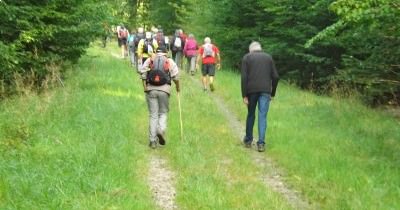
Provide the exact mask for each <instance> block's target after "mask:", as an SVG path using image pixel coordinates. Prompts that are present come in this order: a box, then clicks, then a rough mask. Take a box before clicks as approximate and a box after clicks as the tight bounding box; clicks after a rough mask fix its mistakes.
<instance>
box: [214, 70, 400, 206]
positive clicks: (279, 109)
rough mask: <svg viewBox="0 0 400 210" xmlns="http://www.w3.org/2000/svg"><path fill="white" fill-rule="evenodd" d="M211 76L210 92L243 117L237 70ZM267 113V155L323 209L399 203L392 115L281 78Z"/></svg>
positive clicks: (398, 152) (399, 149)
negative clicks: (214, 89)
mask: <svg viewBox="0 0 400 210" xmlns="http://www.w3.org/2000/svg"><path fill="white" fill-rule="evenodd" d="M217 81H218V83H217V84H218V85H219V86H221V88H220V89H219V90H218V91H217V94H218V95H219V96H221V97H223V98H224V100H225V101H226V103H227V105H228V106H229V107H230V109H231V110H233V111H234V113H235V114H236V115H237V116H238V117H239V118H240V119H241V120H243V121H244V120H245V117H246V109H245V107H244V106H240V105H239V104H240V103H241V100H242V99H241V94H240V76H239V75H237V74H235V73H232V72H229V71H221V72H219V73H218V75H217ZM268 118H269V121H268V132H267V145H268V149H267V152H266V155H269V156H270V157H272V158H273V159H275V160H276V161H277V162H278V163H279V164H280V165H281V166H282V167H283V168H284V169H285V170H286V171H287V174H288V176H287V180H288V182H289V183H291V184H293V185H294V186H295V187H296V188H299V189H301V191H302V192H303V193H304V194H305V195H306V196H307V197H308V198H310V199H311V201H313V202H315V203H319V204H320V206H321V208H322V209H399V208H400V202H399V199H398V198H399V197H400V132H399V127H400V122H399V121H398V120H396V119H395V118H394V117H392V116H390V115H388V114H386V113H384V112H380V111H376V110H373V109H370V108H367V107H365V106H363V105H362V104H361V103H359V102H357V101H356V100H347V99H340V98H337V97H336V98H328V97H321V96H316V95H313V94H311V93H307V92H304V91H300V90H297V89H296V88H294V87H291V86H290V85H287V84H285V83H284V82H281V83H280V84H279V87H278V92H277V95H276V98H275V99H274V100H273V101H272V102H271V106H270V112H269V116H268ZM255 132H257V131H256V129H255Z"/></svg>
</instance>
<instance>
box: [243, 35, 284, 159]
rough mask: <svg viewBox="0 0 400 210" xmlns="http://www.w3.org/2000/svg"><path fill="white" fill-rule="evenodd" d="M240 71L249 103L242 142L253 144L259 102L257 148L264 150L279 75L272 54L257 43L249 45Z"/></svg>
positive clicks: (244, 92) (245, 99)
mask: <svg viewBox="0 0 400 210" xmlns="http://www.w3.org/2000/svg"><path fill="white" fill-rule="evenodd" d="M241 71H242V73H241V74H242V77H241V88H242V97H243V102H244V104H246V105H247V119H246V136H245V137H244V139H243V143H244V145H245V146H246V147H247V148H250V147H251V144H252V141H253V126H254V121H255V110H256V106H257V104H258V141H257V150H258V151H259V152H264V150H265V135H266V130H267V114H268V109H269V103H270V101H271V100H272V97H274V96H275V92H276V88H277V86H278V81H279V75H278V72H277V70H276V68H275V64H274V60H273V59H272V57H271V55H269V54H267V53H265V52H263V51H262V49H261V45H260V43H258V42H252V43H251V44H250V46H249V53H248V54H246V55H245V56H244V57H243V59H242V70H241Z"/></svg>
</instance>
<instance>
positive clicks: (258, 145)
mask: <svg viewBox="0 0 400 210" xmlns="http://www.w3.org/2000/svg"><path fill="white" fill-rule="evenodd" d="M257 150H258V151H259V152H264V151H265V145H264V144H257Z"/></svg>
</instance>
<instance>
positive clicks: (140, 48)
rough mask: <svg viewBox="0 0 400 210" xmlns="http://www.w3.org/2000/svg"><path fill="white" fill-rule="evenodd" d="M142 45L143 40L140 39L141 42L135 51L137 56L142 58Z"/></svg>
mask: <svg viewBox="0 0 400 210" xmlns="http://www.w3.org/2000/svg"><path fill="white" fill-rule="evenodd" d="M143 44H144V42H143V39H142V40H140V41H139V44H138V49H137V54H138V56H139V57H140V56H142V54H143Z"/></svg>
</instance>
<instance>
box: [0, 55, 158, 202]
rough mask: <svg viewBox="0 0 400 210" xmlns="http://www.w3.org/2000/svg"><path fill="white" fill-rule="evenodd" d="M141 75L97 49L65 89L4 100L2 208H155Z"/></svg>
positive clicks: (0, 172) (0, 135)
mask: <svg viewBox="0 0 400 210" xmlns="http://www.w3.org/2000/svg"><path fill="white" fill-rule="evenodd" d="M134 76H135V75H134V74H133V73H132V72H131V71H129V70H128V68H127V67H126V64H125V63H123V62H121V61H119V60H116V59H112V58H110V56H109V53H108V52H107V51H105V50H99V49H98V48H91V49H89V52H88V55H86V56H85V57H84V58H83V59H81V61H80V63H79V65H78V66H76V69H73V70H71V71H70V75H69V76H68V78H69V79H68V80H67V81H66V83H65V88H58V89H55V90H53V91H49V92H46V93H44V94H41V95H33V94H31V95H29V96H24V97H20V98H17V99H10V100H7V101H4V102H2V103H1V105H0V109H1V112H0V119H1V120H0V150H1V153H0V208H1V209H116V208H118V209H152V208H154V205H153V202H152V199H151V195H150V192H149V190H148V188H147V185H146V183H145V182H144V180H146V179H145V177H146V176H147V174H146V173H147V165H146V163H147V160H148V154H147V153H146V149H147V147H146V145H144V144H141V142H140V140H142V139H145V138H146V134H145V133H143V132H142V131H143V130H144V129H145V128H146V126H145V125H144V123H141V122H140V121H136V119H141V118H145V116H146V114H145V113H143V112H142V110H141V107H142V106H144V104H145V102H144V98H143V96H142V95H141V94H139V93H137V92H134V90H135V89H138V88H139V87H140V84H135V83H133V82H132V78H133V77H134Z"/></svg>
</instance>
